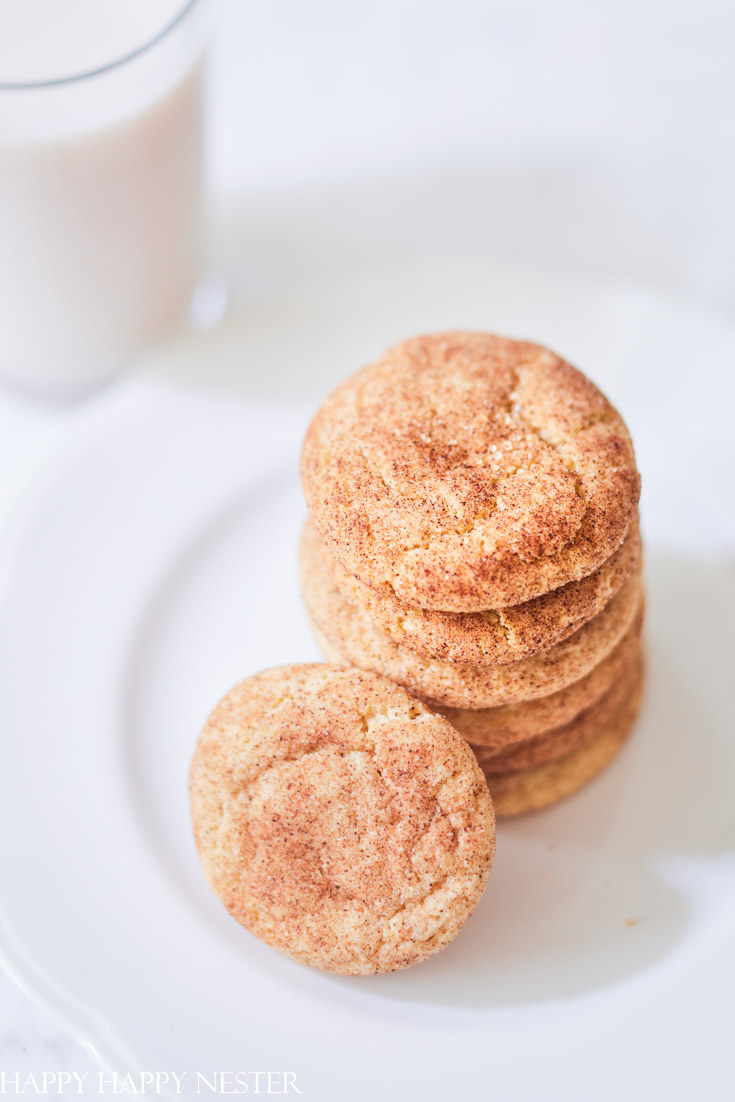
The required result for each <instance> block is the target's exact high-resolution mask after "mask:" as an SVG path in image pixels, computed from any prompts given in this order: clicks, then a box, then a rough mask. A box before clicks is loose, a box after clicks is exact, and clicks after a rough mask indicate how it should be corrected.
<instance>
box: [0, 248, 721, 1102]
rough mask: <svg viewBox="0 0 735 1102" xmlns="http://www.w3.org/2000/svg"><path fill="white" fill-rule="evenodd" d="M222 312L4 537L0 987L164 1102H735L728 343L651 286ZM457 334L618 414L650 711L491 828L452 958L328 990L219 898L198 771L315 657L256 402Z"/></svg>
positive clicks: (413, 288) (351, 291)
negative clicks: (301, 1099) (196, 784)
mask: <svg viewBox="0 0 735 1102" xmlns="http://www.w3.org/2000/svg"><path fill="white" fill-rule="evenodd" d="M432 279H433V280H434V282H433V283H432V282H431V280H432ZM401 280H403V282H402V283H401ZM442 281H443V282H442ZM450 315H451V316H450ZM244 316H245V326H244V328H243V329H242V330H239V329H238V324H239V323H238V317H241V316H240V315H237V314H235V315H234V316H233V317H232V318H231V319H230V320H229V322H228V323H227V324H226V325H225V326H224V327H223V330H222V332H221V333H220V334H219V335H217V334H213V335H209V336H208V337H207V338H201V339H200V340H199V341H195V342H193V343H192V342H190V343H189V344H188V345H186V347H184V346H183V345H182V346H180V347H177V348H173V349H172V350H169V352H168V353H167V354H166V357H165V359H166V363H164V365H163V367H162V370H161V371H160V372H159V374H158V377H156V378H152V377H150V375H147V376H144V377H141V378H135V379H131V380H128V381H127V382H126V383H124V384H123V385H121V386H119V387H118V388H117V389H116V390H114V391H112V392H110V393H109V394H108V395H107V396H105V397H104V398H102V399H100V400H99V401H97V402H96V403H94V404H93V405H92V406H91V407H90V409H89V410H88V411H87V412H86V413H85V414H83V415H82V416H81V417H79V418H78V419H77V424H76V427H75V430H74V433H73V436H72V439H71V441H70V444H69V445H68V447H67V448H66V450H65V451H64V452H63V453H62V454H61V455H60V456H59V459H58V462H57V463H56V464H55V465H54V468H53V469H52V470H50V471H49V472H48V473H47V477H46V478H45V479H44V480H43V482H42V483H41V484H39V485H38V486H37V487H36V490H35V493H34V494H33V496H32V497H31V498H30V499H29V500H28V501H27V502H26V506H25V508H24V510H23V513H22V515H19V516H18V517H16V521H15V524H14V526H13V528H12V531H10V532H8V533H6V537H5V542H4V554H3V557H2V561H1V563H0V566H1V568H2V569H1V571H0V584H2V587H3V592H4V596H3V602H2V616H1V620H0V670H1V671H2V673H1V674H0V677H1V679H2V694H1V696H0V725H1V728H2V733H3V734H2V737H3V760H2V770H1V771H0V883H1V887H0V896H1V898H2V911H1V922H0V949H1V951H2V956H3V960H4V963H5V965H6V967H7V969H8V970H9V971H10V972H11V974H13V975H14V976H15V978H16V979H17V980H18V982H20V983H21V984H22V986H23V987H24V989H25V990H26V991H27V992H28V993H29V994H30V995H31V996H32V997H34V998H35V999H36V1000H37V1001H39V1002H41V1003H42V1004H43V1005H44V1006H46V1007H47V1008H49V1009H50V1010H51V1011H52V1012H53V1013H54V1014H56V1015H57V1017H58V1018H59V1019H60V1020H61V1021H62V1022H63V1024H64V1025H65V1026H66V1027H67V1028H68V1029H69V1030H70V1031H71V1032H72V1033H73V1034H74V1035H75V1036H76V1037H77V1038H78V1039H80V1040H81V1041H82V1042H83V1043H84V1044H85V1045H86V1046H87V1047H88V1048H89V1049H90V1050H92V1051H93V1052H95V1053H96V1054H97V1055H98V1057H99V1058H100V1060H101V1061H102V1062H103V1063H104V1064H105V1065H107V1066H108V1067H110V1068H113V1069H116V1070H117V1071H120V1072H127V1071H131V1072H135V1073H137V1072H139V1071H140V1070H151V1071H169V1072H170V1071H176V1072H177V1073H179V1074H181V1073H183V1072H186V1073H187V1079H186V1080H185V1081H184V1082H185V1086H184V1090H183V1093H184V1095H185V1096H187V1097H195V1096H196V1094H195V1082H196V1079H195V1075H196V1072H197V1071H199V1072H202V1073H204V1074H206V1075H207V1076H208V1077H209V1079H210V1081H211V1076H212V1074H213V1073H214V1072H231V1071H243V1072H247V1071H249V1072H254V1071H272V1072H282V1071H284V1070H286V1071H290V1072H292V1073H294V1074H295V1076H296V1083H297V1085H298V1086H299V1088H300V1089H301V1090H302V1091H303V1092H304V1093H305V1096H307V1097H309V1098H313V1099H319V1100H325V1102H326V1100H329V1102H331V1100H340V1102H342V1100H345V1099H347V1100H353V1099H354V1100H357V1102H359V1100H362V1099H377V1098H381V1099H389V1100H392V1099H398V1098H409V1099H414V1098H416V1099H427V1100H433V1099H449V1098H470V1097H482V1098H486V1097H487V1098H497V1099H499V1100H503V1102H507V1100H513V1099H524V1100H525V1099H529V1100H530V1099H534V1100H535V1099H539V1100H547V1099H559V1100H561V1099H563V1100H564V1102H574V1100H579V1102H582V1100H584V1102H589V1100H590V1099H594V1100H595V1102H606V1100H610V1102H613V1100H615V1102H617V1100H619V1099H620V1098H626V1099H628V1100H635V1099H641V1100H644V1099H645V1100H646V1102H648V1100H650V1099H651V1098H662V1099H663V1098H666V1099H667V1100H668V1102H672V1100H679V1099H681V1100H682V1102H683V1100H684V1099H687V1100H688V1099H690V1098H691V1097H693V1096H694V1094H695V1092H696V1094H697V1095H698V1096H699V1097H710V1098H719V1097H724V1096H725V1094H726V1090H725V1085H724V1084H725V1082H726V1076H727V1075H728V1074H729V1072H728V1063H727V1061H728V1060H729V1046H730V1041H731V1038H730V1032H729V1030H730V1026H731V1005H732V984H733V981H735V945H734V939H733V930H734V929H735V887H734V885H735V820H734V818H733V807H734V806H735V805H734V802H733V791H735V739H734V738H733V725H732V719H733V710H732V689H733V666H732V659H731V655H732V644H731V634H732V628H731V625H732V622H733V617H734V616H735V599H734V595H733V587H732V575H731V572H730V567H729V565H728V562H727V558H728V556H731V554H732V547H733V539H732V531H731V529H730V528H728V525H730V524H731V523H732V515H731V513H730V514H729V515H728V513H727V510H726V504H727V503H728V502H729V508H730V509H731V507H732V493H731V489H730V477H731V476H732V473H733V471H732V466H731V462H732V453H731V450H728V449H729V448H730V444H729V435H728V434H729V433H730V431H731V430H730V425H729V420H730V408H731V406H732V399H733V396H734V391H733V384H732V381H731V371H732V364H733V362H735V334H733V332H732V330H731V329H730V328H729V327H728V326H727V325H725V324H720V323H718V322H717V321H716V320H715V319H713V318H711V317H708V316H707V315H705V314H702V313H699V312H697V311H695V310H693V309H689V308H686V307H685V306H683V305H682V304H677V303H670V302H667V301H666V300H663V299H657V298H653V297H651V296H648V295H644V294H642V293H640V292H634V291H626V290H615V289H607V290H593V291H589V290H581V289H578V288H577V289H570V288H566V289H561V288H559V287H557V286H552V285H546V284H544V283H538V282H529V281H524V280H523V279H522V278H521V277H513V278H510V277H507V276H502V277H501V276H499V275H497V274H492V273H485V274H484V275H483V274H482V273H479V272H478V271H477V270H473V271H469V272H468V271H467V270H466V269H465V270H464V274H463V275H462V277H461V278H460V276H459V275H458V274H457V272H456V271H455V272H454V273H453V274H451V278H450V276H449V275H448V274H447V272H446V271H443V272H442V273H441V274H436V273H435V275H434V276H432V277H429V276H427V275H426V272H424V273H423V274H422V275H421V276H420V277H418V276H416V277H415V278H411V279H409V278H408V277H406V276H405V274H404V275H403V276H395V277H394V281H393V282H391V281H390V280H385V279H381V280H376V281H375V282H374V283H370V282H369V281H368V282H367V283H366V284H363V285H362V286H361V287H359V288H356V287H354V286H353V287H345V286H343V287H342V288H340V289H339V290H330V291H324V292H322V293H317V292H313V293H312V295H311V297H310V298H307V299H304V298H301V299H299V300H298V301H297V300H293V301H291V302H282V303H280V304H273V303H272V304H270V306H269V309H268V310H267V311H263V312H261V313H260V314H258V315H257V318H255V320H254V315H253V312H252V311H250V312H247V311H246V313H245V315H244ZM330 318H332V319H336V318H339V324H337V325H335V326H334V327H332V328H330V324H329V319H330ZM241 320H242V317H241ZM320 322H321V324H320ZM452 322H455V323H459V324H469V325H476V326H479V325H484V326H485V327H488V328H489V327H495V328H499V329H504V330H506V331H515V332H516V333H522V334H529V335H535V336H538V337H545V338H546V339H547V340H548V342H549V343H552V344H556V345H557V346H558V347H559V348H561V349H562V350H564V351H565V352H567V354H568V355H569V356H570V358H573V359H575V360H576V361H577V362H578V363H580V365H581V366H582V367H584V368H585V369H587V370H588V371H589V372H590V373H591V374H593V375H594V376H595V377H596V378H597V379H598V380H599V381H600V383H601V384H602V385H603V387H604V388H605V389H606V390H607V391H608V392H609V393H610V395H611V397H612V398H613V399H614V400H615V401H616V402H617V403H618V404H619V405H620V407H621V408H622V410H623V412H624V414H625V416H626V418H627V419H628V421H629V423H630V425H631V427H632V430H633V434H634V437H635V439H636V443H637V445H638V452H639V457H640V464H641V467H642V470H643V474H644V479H645V493H644V499H643V518H644V534H645V537H646V541H647V548H648V568H647V574H648V589H649V618H648V652H649V681H648V689H647V693H646V699H645V705H644V709H643V715H642V718H641V721H640V723H639V725H638V729H637V732H636V734H635V737H634V739H633V740H632V742H631V743H630V745H629V746H628V747H627V748H626V749H625V751H624V752H623V753H622V755H621V756H620V758H619V759H618V760H617V762H616V763H615V764H614V765H613V766H612V767H611V768H610V769H609V770H608V771H607V773H606V774H605V775H604V776H603V777H601V778H600V779H598V780H597V781H596V782H594V783H593V784H592V785H590V786H589V787H588V788H587V789H586V790H585V791H583V792H581V793H580V794H578V795H577V796H576V797H574V798H572V799H570V800H568V801H567V802H566V803H564V804H563V805H561V806H559V807H558V808H555V809H553V810H551V811H549V812H546V813H543V814H538V815H535V816H531V817H529V818H526V819H523V820H519V821H517V822H510V823H506V824H502V825H501V827H500V830H499V836H498V849H497V858H496V864H495V867H494V869H493V872H492V874H491V878H490V885H489V888H488V890H487V892H486V895H485V897H484V899H483V901H482V904H481V906H480V908H479V910H478V911H477V913H476V915H475V916H474V917H473V918H472V919H471V920H470V922H469V923H468V924H467V926H466V928H465V929H464V930H463V931H462V933H461V935H460V936H459V937H458V938H457V940H456V941H455V942H454V943H453V945H452V946H450V947H449V949H447V950H446V951H445V952H443V953H441V954H440V955H439V956H438V957H436V958H434V959H432V960H431V961H429V962H428V963H426V964H424V965H422V966H420V967H419V968H415V969H412V970H409V971H408V972H405V973H397V974H394V975H391V976H385V977H375V978H371V979H360V980H350V979H340V978H336V977H331V976H328V975H322V974H319V973H316V972H312V971H309V970H307V969H304V968H301V967H299V966H297V965H295V964H292V963H291V962H289V961H288V960H286V959H284V958H282V957H280V956H279V955H278V954H276V953H274V952H272V951H271V950H269V949H267V948H265V946H263V945H261V944H260V943H259V942H257V941H256V940H255V939H254V938H253V937H251V936H250V935H249V934H247V933H246V932H245V931H243V930H242V929H240V927H238V926H237V925H236V923H234V922H233V921H232V919H230V918H229V916H228V915H227V914H226V913H225V911H224V909H223V908H222V907H221V906H220V905H219V903H218V902H217V900H216V899H215V898H214V897H213V896H212V895H211V893H210V892H209V889H208V888H207V886H206V884H205V882H204V879H203V876H202V873H201V871H200V868H199V865H198V862H197V858H196V855H195V851H194V848H193V844H192V841H191V837H190V830H189V822H188V809H187V797H186V775H187V769H188V762H189V758H190V754H191V751H192V748H193V745H194V741H195V739H196V736H197V732H198V729H199V727H200V725H201V723H202V721H203V719H204V718H205V716H206V714H207V713H208V711H209V709H210V708H211V706H212V705H213V704H214V703H215V702H216V700H217V699H218V697H219V696H220V695H221V694H222V693H223V692H224V691H225V690H226V689H227V688H229V687H230V686H231V685H232V684H233V683H234V682H235V681H237V680H238V679H239V678H241V677H242V676H245V675H246V674H249V673H251V672H254V671H255V670H258V669H261V668H263V667H266V666H269V665H274V664H277V663H282V662H288V661H301V660H310V659H314V658H316V657H317V652H316V650H315V647H314V645H313V643H312V642H311V640H310V637H309V632H308V629H307V625H306V622H305V617H304V614H303V611H302V608H301V603H300V599H299V594H298V587H297V582H296V566H295V548H296V541H297V533H298V529H299V526H300V523H301V520H302V517H303V505H302V499H301V495H300V490H299V483H298V474H297V461H298V450H299V444H300V438H301V435H302V433H303V429H304V427H305V424H306V418H307V407H306V406H305V405H293V404H288V403H285V402H283V401H278V400H277V399H276V398H274V397H273V396H272V395H271V397H270V398H266V397H263V396H262V395H261V397H259V398H258V399H255V398H254V397H253V396H252V392H254V391H255V390H256V389H258V390H260V391H261V392H263V391H267V390H268V389H269V388H270V389H271V390H273V389H274V388H280V387H282V386H283V380H287V379H288V378H289V377H290V378H292V379H293V381H294V389H297V388H298V386H300V387H301V389H302V390H304V381H303V380H304V379H305V378H307V379H308V378H312V379H314V380H316V381H315V382H313V383H312V385H311V390H312V391H314V392H315V394H316V396H318V394H319V392H321V391H322V390H323V389H324V388H325V387H326V385H327V383H328V382H330V381H332V380H333V378H334V377H335V376H338V375H339V374H344V373H346V372H347V371H348V370H349V369H351V368H352V367H353V366H357V365H358V364H359V363H360V362H361V360H362V359H364V357H365V356H366V355H369V354H370V353H371V352H377V351H379V350H380V349H381V348H382V346H383V345H384V344H386V343H387V342H388V341H390V340H392V339H394V337H395V336H397V335H400V334H401V333H402V332H408V331H411V330H413V329H419V328H424V327H428V326H431V325H432V324H433V325H434V326H437V325H446V324H451V323H452ZM368 345H370V347H368ZM307 349H308V351H306V350H307ZM241 362H243V363H244V364H245V370H244V371H243V372H240V371H233V370H232V368H233V365H235V364H237V365H239V364H240V363H241ZM171 363H175V364H177V365H178V366H179V368H181V371H180V375H181V376H186V378H187V382H185V383H184V382H181V381H180V380H179V381H176V379H175V378H174V374H175V373H174V372H173V371H172V370H171V366H170V365H171ZM289 364H290V365H291V366H290V367H289V366H288V365H289ZM728 364H729V367H727V366H726V365H728ZM295 369H298V377H297V375H296V374H294V371H295ZM289 373H291V374H289ZM299 380H300V381H299ZM223 382H224V383H227V389H226V390H223V391H222V392H221V393H216V392H215V390H214V388H213V385H214V383H217V384H221V383H223ZM205 383H206V385H204V384H205ZM210 384H211V385H210ZM256 384H257V385H256ZM308 389H309V387H308V385H307V386H306V390H308ZM264 1082H265V1081H264V1080H262V1081H261V1087H262V1090H263V1091H264V1090H265V1087H264V1086H263V1085H262V1084H263V1083H264ZM273 1082H274V1083H276V1084H279V1083H281V1084H282V1082H283V1080H282V1079H281V1080H274V1081H273ZM249 1083H250V1091H251V1093H252V1091H253V1089H254V1080H253V1079H252V1078H251V1079H250V1080H249ZM204 1093H205V1094H206V1093H208V1090H207V1089H206V1088H204Z"/></svg>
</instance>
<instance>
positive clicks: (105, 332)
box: [0, 0, 203, 398]
mask: <svg viewBox="0 0 735 1102" xmlns="http://www.w3.org/2000/svg"><path fill="white" fill-rule="evenodd" d="M202 7H203V4H202V3H201V2H200V3H194V4H182V3H181V2H180V0H179V2H178V3H174V2H173V0H104V2H101V0H4V2H3V4H2V5H0V379H2V380H4V381H7V382H11V383H13V384H16V385H18V386H21V387H23V388H24V389H27V390H31V391H36V392H39V393H42V394H44V395H49V396H58V397H62V398H64V397H70V398H73V397H77V396H79V395H80V394H83V393H85V392H87V391H89V390H91V389H93V388H95V387H96V386H99V385H100V384H102V383H104V382H105V381H106V380H107V379H109V378H110V377H111V376H112V375H113V374H115V373H116V372H117V371H118V370H119V369H120V368H121V367H122V366H123V365H125V364H126V363H127V362H129V361H130V359H131V358H132V357H134V356H135V354H136V352H138V351H139V350H140V349H141V348H143V347H144V346H145V345H146V344H148V343H149V342H150V341H152V340H154V339H155V338H157V337H159V336H160V335H162V334H163V333H165V332H166V330H167V329H169V328H170V327H171V326H172V325H173V324H174V323H175V322H176V321H177V319H178V318H180V317H181V315H182V313H183V312H184V311H185V309H186V306H187V305H188V303H189V301H190V299H191V295H192V291H193V288H194V284H195V282H196V278H197V274H198V267H199V261H200V244H201V241H200V238H201V206H202V202H201V201H202V182H201V176H202V167H201V165H202V156H201V145H202V117H201V116H202V109H201V84H202V79H201V78H202V62H201V44H202V26H201V9H202ZM152 39H153V41H151V40H152Z"/></svg>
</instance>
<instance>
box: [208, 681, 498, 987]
mask: <svg viewBox="0 0 735 1102" xmlns="http://www.w3.org/2000/svg"><path fill="white" fill-rule="evenodd" d="M190 795H191V815H192V822H193V827H194V835H195V839H196V844H197V848H198V850H199V856H200V858H201V861H202V865H203V866H204V871H205V872H206V875H207V877H208V879H209V882H210V884H211V886H212V888H213V889H214V891H215V892H216V894H217V895H218V896H219V897H220V899H221V900H222V902H223V903H224V905H225V906H226V908H227V909H228V911H229V912H230V913H231V914H232V915H233V916H234V917H235V918H236V919H237V920H238V922H240V923H241V924H242V925H243V926H245V927H247V929H249V930H250V931H251V932H252V933H254V934H255V935H256V936H257V937H259V938H261V939H262V940H263V941H265V942H266V943H267V944H268V945H271V946H272V947H273V948H275V949H279V950H280V951H281V952H283V953H286V954H287V955H288V956H290V957H292V958H294V959H295V960H297V961H299V962H300V963H302V964H309V965H311V966H313V967H315V968H323V969H326V970H328V971H332V972H340V973H343V974H346V975H367V974H371V973H376V972H390V971H393V970H395V969H398V968H407V967H408V966H409V965H413V964H418V963H419V962H420V961H422V960H425V959H426V958H427V957H428V956H430V955H431V954H432V953H436V952H437V951H438V950H440V949H443V948H444V947H445V946H446V945H448V944H449V942H450V941H451V940H452V938H453V937H454V936H455V934H456V933H457V931H458V930H459V928H460V927H461V926H462V924H463V923H464V922H465V920H466V919H467V918H468V917H469V915H470V914H471V913H472V911H473V910H474V908H475V906H476V905H477V903H478V901H479V899H480V896H481V895H482V892H483V890H484V887H485V883H486V881H487V876H488V871H489V869H490V865H491V863H492V858H493V853H494V846H495V830H494V816H493V809H492V803H491V801H490V797H489V795H488V790H487V785H486V783H485V779H484V776H483V773H482V771H481V769H480V767H479V766H478V764H477V762H476V760H475V758H474V755H473V754H472V751H471V750H470V748H469V746H468V745H467V743H466V742H465V741H464V739H463V738H462V737H461V736H460V735H459V734H457V732H456V731H455V730H454V729H453V728H452V727H451V725H450V724H449V723H448V722H447V721H446V720H445V719H442V718H441V717H439V716H436V715H434V714H432V713H431V712H430V711H429V710H428V708H426V707H424V705H422V704H420V703H419V702H418V701H415V700H413V699H412V698H411V697H410V696H409V695H408V694H407V693H405V692H404V691H403V690H402V689H399V688H398V687H397V686H396V685H393V684H391V683H390V682H389V681H386V680H385V679H384V678H380V677H376V676H374V675H372V674H368V673H362V672H360V671H359V670H354V669H344V668H335V667H330V666H325V665H317V664H313V665H301V666H283V667H281V668H279V669H274V670H268V671H266V672H264V673H261V674H258V675H256V676H255V677H251V678H248V679H247V680H246V681H243V682H241V683H240V684H239V685H238V686H236V688H234V689H233V690H232V691H231V692H230V693H228V694H227V696H226V697H225V698H224V699H223V700H222V701H221V702H220V704H219V705H218V706H217V707H216V708H215V710H214V712H213V713H212V715H211V716H210V718H209V720H208V722H207V724H206V726H205V728H204V730H203V731H202V734H201V736H200V738H199V741H198V743H197V747H196V751H195V753H194V758H193V762H192V767H191V776H190Z"/></svg>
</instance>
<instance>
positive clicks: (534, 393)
mask: <svg viewBox="0 0 735 1102" xmlns="http://www.w3.org/2000/svg"><path fill="white" fill-rule="evenodd" d="M302 479H303V485H304V493H305V496H306V500H307V504H308V506H309V509H310V511H311V513H312V516H313V518H314V523H315V524H316V527H317V529H318V530H319V532H320V534H321V536H322V537H323V539H324V540H325V542H326V543H327V544H328V546H329V548H330V550H331V551H332V553H333V554H334V555H335V557H336V558H337V559H339V561H340V562H341V563H342V565H343V567H344V568H345V570H346V571H347V572H348V573H349V574H353V575H354V576H355V577H357V578H359V579H360V581H362V582H363V583H365V584H366V585H369V586H372V587H373V588H375V589H377V590H379V591H382V592H387V593H389V594H392V595H393V596H394V597H395V598H396V599H397V600H398V601H399V602H400V603H401V604H403V605H409V606H415V607H417V608H425V609H437V610H442V611H448V612H472V611H475V612H481V611H484V610H486V609H497V608H505V607H506V606H508V605H515V604H519V603H521V602H524V601H528V600H531V599H532V598H534V597H538V596H540V595H541V594H543V593H547V592H548V591H549V590H551V589H556V588H557V587H559V586H562V585H566V584H567V583H568V582H573V581H576V580H577V579H579V578H582V577H585V576H587V575H588V574H591V573H592V572H593V571H595V570H597V568H598V567H599V566H600V565H601V564H602V563H603V562H604V561H605V560H606V559H607V558H609V557H610V555H612V554H613V552H614V551H615V550H616V548H617V547H618V546H619V545H620V543H621V542H622V540H623V538H624V536H625V533H626V532H627V530H628V528H629V526H630V524H631V522H632V520H633V517H634V514H635V511H636V507H637V503H638V496H639V490H640V479H639V476H638V472H637V470H636V467H635V458H634V454H633V447H632V444H631V441H630V437H629V435H628V432H627V430H626V428H625V425H624V424H623V421H622V419H621V418H620V416H619V414H618V413H617V412H616V410H615V409H614V408H613V406H612V405H611V404H610V403H609V402H608V401H607V399H606V398H605V397H604V395H603V394H602V393H601V392H600V391H599V390H598V389H597V387H595V386H594V384H593V383H591V382H590V381H589V380H588V379H587V378H585V376H584V375H582V374H581V373H580V372H579V371H577V370H576V369H575V368H573V367H572V366H571V365H570V364H568V363H566V362H565V361H564V360H562V359H561V358H560V357H559V356H557V355H555V354H554V353H553V352H550V351H548V350H547V349H545V348H542V347H541V346H539V345H535V344H530V343H528V342H525V341H515V340H509V339H507V338H502V337H498V336H494V335H491V334H484V333H467V332H454V333H440V334H436V335H433V336H425V337H416V338H414V339H411V340H407V341H403V342H402V343H401V344H397V345H395V346H394V347H393V348H391V349H389V350H388V351H387V352H386V353H385V354H384V355H383V356H382V357H381V358H380V359H379V360H378V361H377V362H376V363H374V364H371V365H370V366H369V367H366V368H364V369H363V370H362V371H360V372H358V373H357V374H356V375H355V376H353V377H352V378H350V379H348V380H347V381H346V382H344V383H343V384H342V385H341V386H339V387H338V388H337V390H335V391H334V392H333V393H332V395H331V396H330V397H329V398H327V400H326V401H325V402H324V404H323V405H322V407H321V408H320V409H319V411H318V412H317V414H316V416H315V417H314V419H313V421H312V423H311V426H310V428H309V431H308V433H307V436H306V440H305V442H304V448H303V453H302Z"/></svg>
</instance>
